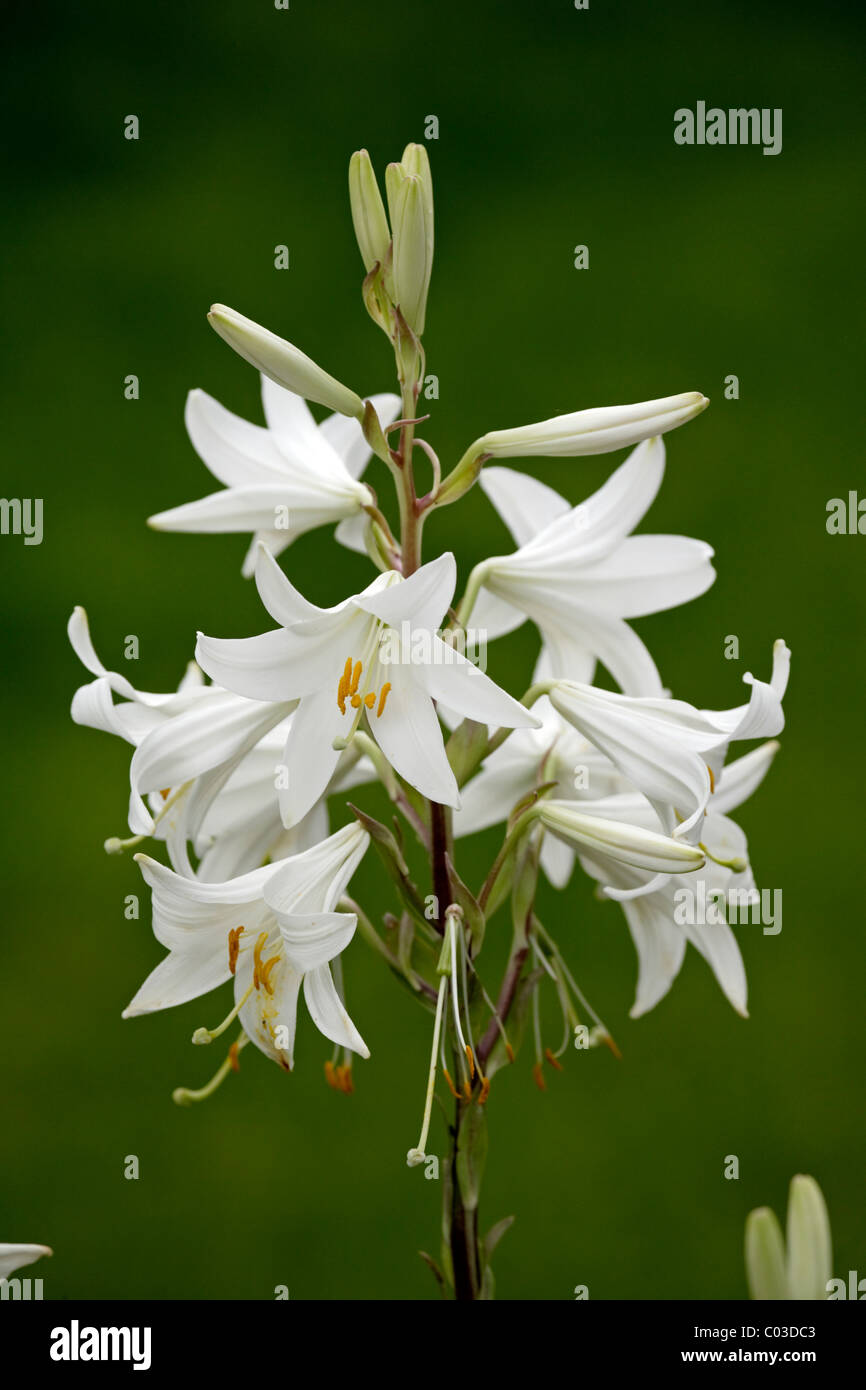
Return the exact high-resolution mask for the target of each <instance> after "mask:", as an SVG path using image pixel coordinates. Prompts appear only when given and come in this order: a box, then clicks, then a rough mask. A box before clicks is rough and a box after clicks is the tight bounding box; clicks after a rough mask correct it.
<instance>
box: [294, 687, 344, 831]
mask: <svg viewBox="0 0 866 1390" xmlns="http://www.w3.org/2000/svg"><path fill="white" fill-rule="evenodd" d="M350 723H351V720H350V718H349V712H348V711H347V713H346V714H343V713H341V711H340V708H339V705H338V704H337V695H336V682H335V683H334V688H333V689H332V690H329V689H328V688H327V687H326V688H325V689H323V690H317V691H314V692H313V694H311V695H305V696H304V697H303V699H302V700H301V702H300V704H299V705H298V708H297V709H296V711H295V713H294V716H293V718H292V722H291V725H290V727H289V732H288V736H287V738H286V746H285V750H284V752H283V758H282V764H283V772H282V775H281V777H280V780H279V784H278V794H279V806H280V815H281V816H282V821H283V825H285V826H286V827H287V828H288V827H290V826H293V825H297V824H298V822H299V821H300V820H302V819H303V818H304V816H305V815H306V814H307V812H308V811H309V810H310V808H311V807H312V806H313V805H314V804H315V803H316V802H317V801H318V800H319V797H321V796H323V795H324V793H325V789H326V787H327V785H328V783H329V782H330V780H331V778H332V776H333V775H334V771H335V769H336V766H337V762H338V760H339V757H340V754H339V751H338V750H337V749H335V748H334V740H335V739H336V738H340V737H341V736H343V735H344V734H345V733H346V732H347V726H348V725H349V724H350Z"/></svg>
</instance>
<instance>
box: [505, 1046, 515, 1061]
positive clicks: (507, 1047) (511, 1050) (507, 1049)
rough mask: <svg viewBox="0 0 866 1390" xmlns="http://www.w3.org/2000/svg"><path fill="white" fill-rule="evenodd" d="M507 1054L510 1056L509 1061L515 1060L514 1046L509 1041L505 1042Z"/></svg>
mask: <svg viewBox="0 0 866 1390" xmlns="http://www.w3.org/2000/svg"><path fill="white" fill-rule="evenodd" d="M505 1055H506V1057H507V1058H508V1060H509V1062H513V1061H514V1048H513V1047H512V1046H511V1043H509V1042H507V1043H506V1044H505Z"/></svg>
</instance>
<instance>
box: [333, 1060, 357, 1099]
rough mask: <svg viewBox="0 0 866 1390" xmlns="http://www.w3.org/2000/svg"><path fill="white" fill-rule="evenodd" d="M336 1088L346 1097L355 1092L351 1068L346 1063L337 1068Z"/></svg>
mask: <svg viewBox="0 0 866 1390" xmlns="http://www.w3.org/2000/svg"><path fill="white" fill-rule="evenodd" d="M337 1086H338V1088H339V1090H341V1091H343V1092H344V1093H345V1094H346V1095H347V1096H350V1095H352V1093H353V1092H354V1090H355V1087H354V1086H353V1085H352V1068H351V1067H350V1066H349V1065H348V1063H346V1064H344V1065H343V1066H341V1067H337Z"/></svg>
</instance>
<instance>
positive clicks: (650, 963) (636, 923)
mask: <svg viewBox="0 0 866 1390" xmlns="http://www.w3.org/2000/svg"><path fill="white" fill-rule="evenodd" d="M623 911H624V913H625V918H626V921H627V922H628V928H629V931H630V933H631V938H632V941H633V942H634V946H635V950H636V951H637V959H638V977H637V987H636V990H635V999H634V1003H633V1004H632V1006H631V1008H630V1009H629V1017H630V1018H641V1017H642V1015H643V1014H646V1013H649V1011H650V1009H654V1008H655V1006H656V1004H658V1003H659V1001H660V1000H661V999H663V998H664V997H665V995H666V994H667V992H668V990H669V989H670V987H671V985H672V984H673V982H674V980H675V979H676V977H677V975H678V974H679V973H680V968H681V966H682V963H683V957H684V956H685V953H686V938H685V936H684V935H683V933H682V931H681V930H680V929H679V928H677V927H676V926H674V924H673V922H672V921H671V918H670V907H669V903H667V902H666V901H665V900H664V899H662V898H661V897H660V896H658V895H653V896H652V897H645V898H637V899H635V900H634V901H631V900H629V901H627V902H624V903H623Z"/></svg>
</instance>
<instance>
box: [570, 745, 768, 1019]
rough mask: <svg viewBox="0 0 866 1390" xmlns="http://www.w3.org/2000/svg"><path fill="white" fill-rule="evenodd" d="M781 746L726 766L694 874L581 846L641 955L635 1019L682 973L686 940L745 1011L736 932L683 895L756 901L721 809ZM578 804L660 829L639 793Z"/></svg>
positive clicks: (745, 789) (749, 787) (743, 845)
mask: <svg viewBox="0 0 866 1390" xmlns="http://www.w3.org/2000/svg"><path fill="white" fill-rule="evenodd" d="M778 747H779V745H778V744H777V743H775V742H770V743H766V744H763V745H762V746H761V747H760V748H756V749H754V750H753V751H752V752H751V753H747V754H746V755H745V756H744V757H742V758H739V759H737V761H736V762H733V763H731V764H730V765H729V766H727V767H726V768H725V769H724V771H723V773H722V775H721V777H720V779H719V782H718V787H717V791H716V793H715V794H714V795H713V796H712V797H711V799H710V803H709V808H708V814H707V815H706V817H705V819H704V822H703V837H702V841H701V846H702V848H703V849H704V850H705V852H706V853H707V859H706V863H705V864H704V865H703V867H702V868H700V869H698V870H696V871H695V872H692V873H687V874H683V875H680V876H679V877H677V878H676V879H671V878H670V876H669V873H670V871H669V870H668V871H663V872H662V873H660V874H655V875H649V874H647V873H645V872H639V871H638V870H637V869H632V868H629V867H628V866H627V865H626V864H625V862H624V861H620V862H619V863H615V862H611V859H610V858H609V857H607V858H604V859H602V858H601V857H599V856H597V855H596V854H594V853H593V852H591V851H582V852H581V854H580V862H581V866H582V868H583V869H584V870H585V871H586V872H587V873H588V874H589V875H590V876H591V877H592V878H595V879H596V880H597V881H598V882H599V883H600V884H601V885H602V886H603V891H604V894H605V896H607V897H610V898H613V899H615V900H616V901H618V902H619V903H620V905H621V907H622V909H623V912H624V913H625V918H626V921H627V923H628V927H629V932H630V933H631V937H632V940H633V942H634V946H635V950H636V952H637V957H638V981H637V989H636V993H635V1001H634V1004H633V1006H632V1008H631V1010H630V1014H631V1017H632V1018H640V1017H641V1015H643V1014H645V1013H648V1012H649V1010H650V1009H652V1008H654V1007H655V1005H656V1004H658V1003H659V1001H660V1000H661V999H663V998H664V996H665V995H666V994H667V993H668V991H669V990H670V988H671V985H672V984H673V982H674V980H675V979H676V977H677V975H678V974H679V971H680V968H681V966H682V963H683V958H684V956H685V950H686V945H687V943H689V942H690V943H691V944H692V946H694V948H695V950H697V951H698V952H699V953H700V954H701V955H702V956H703V958H704V960H705V961H706V962H707V964H708V965H709V967H710V969H711V970H712V971H713V974H714V975H715V977H716V979H717V981H718V983H719V985H720V987H721V989H722V991H723V993H724V994H725V997H726V998H727V999H728V1001H729V1003H730V1004H731V1005H732V1007H733V1008H734V1009H736V1011H737V1013H739V1014H741V1015H742V1016H743V1017H744V1018H745V1017H747V1016H748V1013H747V1007H746V1003H747V984H746V971H745V966H744V965H743V959H742V955H741V953H740V948H739V945H738V944H737V939H736V936H735V935H734V932H733V931H732V929H731V927H730V925H729V924H728V922H727V921H726V920H724V919H723V916H722V915H721V912H720V910H716V911H715V912H708V913H706V918H707V920H699V919H700V917H701V913H700V912H698V911H697V910H696V911H695V912H693V913H688V912H685V913H684V912H682V911H681V910H680V904H681V903H682V895H683V893H684V892H685V893H687V894H688V895H690V898H691V900H692V901H693V902H694V903H695V904H697V903H703V904H707V903H710V904H712V903H714V902H715V903H720V902H736V903H743V904H745V903H751V902H753V901H755V899H756V894H757V890H756V887H755V880H754V876H753V874H752V870H751V867H750V865H749V854H748V845H747V842H746V837H745V835H744V834H743V832H742V830H741V829H740V827H739V826H738V825H737V824H736V823H735V822H734V821H732V820H730V819H729V818H728V816H727V815H726V814H725V812H727V811H730V810H734V809H735V808H736V807H737V806H739V805H741V804H742V803H743V802H744V801H745V800H746V799H747V798H748V797H749V796H750V795H751V794H752V792H753V791H754V790H755V788H756V787H757V786H758V785H759V784H760V782H761V781H762V780H763V778H764V776H765V775H766V773H767V771H768V769H769V767H770V764H771V763H772V760H773V758H774V757H775V755H776V753H777V751H778ZM580 809H581V810H582V811H584V812H589V813H590V814H592V815H599V816H603V817H609V818H611V819H613V820H622V821H624V822H627V823H628V825H629V826H632V825H643V826H645V827H646V828H647V829H654V830H656V831H658V830H659V829H660V821H659V818H658V815H657V814H656V812H655V811H654V810H653V808H652V806H651V805H650V803H649V801H647V799H646V798H645V797H644V796H642V795H641V794H640V793H639V792H635V791H632V792H626V793H622V792H621V793H616V794H614V795H612V796H607V797H602V798H600V799H599V800H598V801H595V802H592V803H586V802H584V803H582V804H581V806H580Z"/></svg>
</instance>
